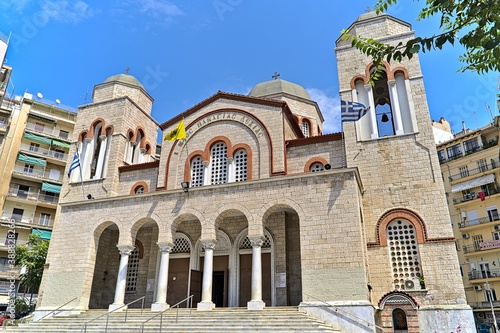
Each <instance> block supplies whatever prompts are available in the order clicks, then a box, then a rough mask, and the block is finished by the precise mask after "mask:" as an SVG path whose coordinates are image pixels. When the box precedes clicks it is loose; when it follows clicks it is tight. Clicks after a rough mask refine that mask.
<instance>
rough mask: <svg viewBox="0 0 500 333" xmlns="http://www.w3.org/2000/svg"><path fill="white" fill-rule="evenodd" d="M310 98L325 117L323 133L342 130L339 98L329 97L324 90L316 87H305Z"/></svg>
mask: <svg viewBox="0 0 500 333" xmlns="http://www.w3.org/2000/svg"><path fill="white" fill-rule="evenodd" d="M306 90H307V92H308V93H309V96H311V99H312V100H313V101H315V102H316V103H318V106H319V109H320V110H321V113H323V117H324V118H325V122H324V123H323V133H325V134H328V133H337V132H340V131H341V130H342V125H341V123H340V98H339V97H331V96H329V95H328V94H327V93H326V92H324V91H323V90H320V89H316V88H309V89H306Z"/></svg>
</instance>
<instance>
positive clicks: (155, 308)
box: [151, 303, 170, 312]
mask: <svg viewBox="0 0 500 333" xmlns="http://www.w3.org/2000/svg"><path fill="white" fill-rule="evenodd" d="M168 308H170V305H169V304H167V303H153V304H151V312H162V311H165V310H166V309H168Z"/></svg>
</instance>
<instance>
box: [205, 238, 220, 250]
mask: <svg viewBox="0 0 500 333" xmlns="http://www.w3.org/2000/svg"><path fill="white" fill-rule="evenodd" d="M201 244H202V245H203V249H205V250H207V249H208V250H213V249H215V247H216V246H217V241H216V240H213V239H206V240H202V241H201Z"/></svg>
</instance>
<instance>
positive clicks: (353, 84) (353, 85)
mask: <svg viewBox="0 0 500 333" xmlns="http://www.w3.org/2000/svg"><path fill="white" fill-rule="evenodd" d="M357 81H363V84H368V78H367V77H366V76H364V75H356V76H354V77H353V78H352V79H351V83H350V84H351V89H356V82H357Z"/></svg>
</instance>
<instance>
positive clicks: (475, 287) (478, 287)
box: [474, 285, 483, 291]
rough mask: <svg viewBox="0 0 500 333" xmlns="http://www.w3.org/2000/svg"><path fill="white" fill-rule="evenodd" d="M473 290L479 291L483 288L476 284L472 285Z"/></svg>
mask: <svg viewBox="0 0 500 333" xmlns="http://www.w3.org/2000/svg"><path fill="white" fill-rule="evenodd" d="M474 290H475V291H481V290H483V287H481V286H480V285H476V286H474Z"/></svg>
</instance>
